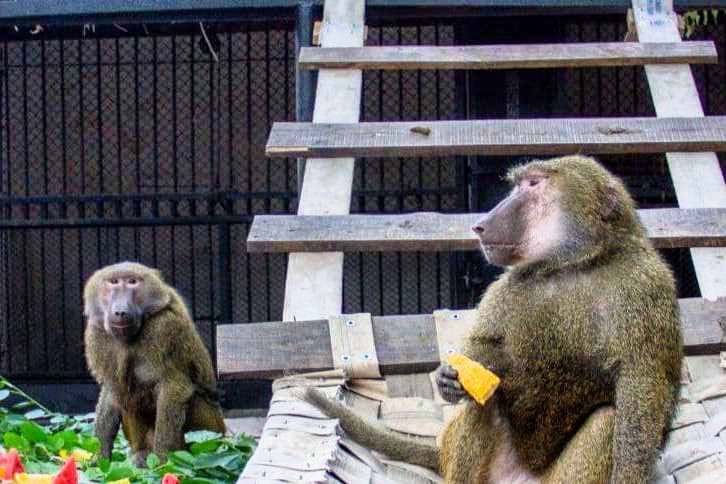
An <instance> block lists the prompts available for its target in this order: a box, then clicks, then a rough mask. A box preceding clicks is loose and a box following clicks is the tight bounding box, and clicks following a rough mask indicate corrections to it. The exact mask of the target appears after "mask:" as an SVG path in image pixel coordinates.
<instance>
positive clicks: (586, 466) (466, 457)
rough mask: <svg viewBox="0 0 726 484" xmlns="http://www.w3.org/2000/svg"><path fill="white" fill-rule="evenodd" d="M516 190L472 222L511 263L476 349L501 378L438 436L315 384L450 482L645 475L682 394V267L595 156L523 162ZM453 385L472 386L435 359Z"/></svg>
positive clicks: (331, 408) (485, 306) (357, 426)
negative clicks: (381, 418) (671, 262)
mask: <svg viewBox="0 0 726 484" xmlns="http://www.w3.org/2000/svg"><path fill="white" fill-rule="evenodd" d="M508 179H509V181H510V182H511V184H512V186H513V188H512V191H511V193H510V194H509V195H508V196H507V197H506V198H505V199H504V200H502V202H501V203H499V204H498V205H497V206H496V207H495V208H494V209H492V210H491V211H490V212H489V213H488V214H487V215H486V216H485V217H484V218H482V219H481V220H480V221H479V222H478V223H477V224H476V225H475V226H474V227H473V230H474V231H475V232H476V233H477V234H478V236H479V238H480V240H481V247H482V250H483V252H484V255H485V257H486V259H487V260H488V261H489V262H490V263H492V264H496V265H500V266H505V267H506V268H507V269H506V271H505V272H504V274H503V275H502V276H501V277H500V278H499V279H498V280H497V281H496V282H494V283H493V284H491V285H490V286H489V288H488V289H487V291H486V292H485V294H484V296H483V298H482V301H481V303H480V305H479V321H478V324H477V325H476V327H475V329H474V330H473V332H472V334H471V335H470V336H469V338H468V343H467V345H466V350H465V354H466V355H467V356H469V357H470V358H472V359H474V360H476V361H478V362H480V363H481V364H483V365H484V366H485V367H487V368H489V369H491V370H492V371H494V372H495V373H496V374H497V375H499V377H500V378H501V385H500V387H499V389H498V390H497V392H496V393H495V395H494V396H493V397H492V398H491V399H490V400H489V401H488V402H487V403H486V404H485V405H483V406H480V405H478V404H476V403H474V402H473V401H471V400H469V401H467V402H466V403H465V405H464V406H463V408H462V410H461V412H460V413H458V415H457V416H456V417H455V418H454V419H453V420H452V421H451V423H450V424H449V425H448V426H447V427H446V429H445V430H444V433H443V435H442V436H441V439H440V447H434V446H429V445H423V444H421V443H419V442H416V441H413V440H410V439H406V438H403V437H401V436H400V434H398V435H394V434H393V433H391V432H390V431H388V430H386V429H384V428H382V427H380V426H376V425H373V424H371V423H369V422H367V421H365V420H363V419H361V418H360V417H358V416H357V415H355V414H353V413H352V412H351V411H350V410H348V409H347V408H346V407H343V406H342V405H341V404H339V403H337V402H335V401H333V400H329V399H326V398H325V397H324V396H323V395H322V394H320V393H318V392H316V391H315V390H307V391H306V392H305V393H304V397H305V398H306V399H307V400H308V401H310V402H311V403H313V404H315V405H317V406H319V407H320V408H322V409H323V410H324V411H325V412H326V413H328V414H329V415H331V416H335V417H339V418H340V419H341V425H342V427H343V428H344V429H345V430H346V431H347V432H348V433H349V434H351V436H352V437H353V438H354V439H357V440H359V441H360V442H361V443H363V444H365V445H368V446H370V447H373V448H375V449H378V450H380V451H382V452H384V453H387V454H389V455H390V456H391V457H393V458H396V459H401V460H407V461H409V462H413V463H417V464H421V465H424V466H429V467H435V468H438V469H439V470H440V471H441V472H442V474H443V475H444V477H445V479H446V481H447V482H452V483H465V482H466V483H468V482H471V483H488V482H547V483H554V482H557V483H575V482H577V483H605V482H613V483H621V484H626V483H642V482H646V481H648V479H649V478H650V477H651V472H652V467H653V463H654V458H655V455H656V450H657V448H658V446H659V444H660V443H661V441H662V438H663V435H664V432H665V430H666V427H667V424H668V422H669V419H670V418H671V416H672V413H673V409H674V404H675V401H676V395H677V390H678V386H679V378H680V365H681V359H682V348H681V335H680V328H679V318H678V304H677V300H676V291H675V286H674V281H673V277H672V275H671V272H670V270H669V269H668V268H667V267H666V265H665V264H664V263H663V261H662V260H661V258H660V257H659V256H658V254H657V253H656V251H655V250H654V249H653V247H652V246H651V244H650V242H649V241H648V239H647V238H646V235H645V232H644V229H643V227H642V225H641V223H640V222H639V220H638V218H637V215H636V211H635V209H634V204H633V201H632V200H631V198H630V196H629V195H628V193H627V191H626V190H625V188H624V186H623V184H622V183H621V182H620V181H619V180H618V179H616V178H615V177H614V176H612V175H611V174H610V173H608V172H607V171H606V170H605V169H604V168H603V167H601V166H600V165H599V164H598V163H596V162H595V161H594V160H592V159H591V158H587V157H583V156H568V157H563V158H556V159H551V160H547V161H533V162H531V163H528V164H526V165H523V166H520V167H517V168H514V169H513V170H511V171H510V172H509V175H508ZM437 382H438V385H439V389H440V390H441V393H442V394H443V395H444V397H445V398H446V399H447V400H449V401H451V402H456V401H458V400H459V399H461V398H462V397H463V396H464V392H463V390H462V388H461V385H460V384H459V382H458V381H457V374H456V371H455V370H454V369H453V368H451V367H450V366H448V365H445V364H444V365H442V366H441V367H439V370H437Z"/></svg>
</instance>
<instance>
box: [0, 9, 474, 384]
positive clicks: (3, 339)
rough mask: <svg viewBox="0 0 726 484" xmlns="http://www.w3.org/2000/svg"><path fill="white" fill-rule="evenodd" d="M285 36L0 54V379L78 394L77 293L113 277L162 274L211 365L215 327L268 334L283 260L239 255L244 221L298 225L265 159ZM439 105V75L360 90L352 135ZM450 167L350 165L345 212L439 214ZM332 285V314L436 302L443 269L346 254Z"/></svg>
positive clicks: (380, 81) (129, 35)
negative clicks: (257, 217)
mask: <svg viewBox="0 0 726 484" xmlns="http://www.w3.org/2000/svg"><path fill="white" fill-rule="evenodd" d="M293 28H294V26H293V25H292V24H285V23H278V24H267V25H261V24H255V25H238V24H235V25H232V24H220V25H211V26H210V25H207V26H206V29H205V31H204V32H202V31H201V30H200V28H199V26H198V24H195V25H185V24H176V25H174V26H173V27H170V26H156V27H154V26H147V27H143V26H126V27H125V28H124V31H121V30H118V29H117V28H114V27H108V28H106V29H101V28H97V29H96V31H95V32H93V33H91V32H85V36H84V35H82V34H83V31H82V30H81V28H80V27H78V28H77V29H75V32H74V31H73V30H71V31H70V32H65V33H64V34H63V35H62V36H59V37H56V38H53V37H50V36H48V37H42V36H41V37H40V38H38V37H22V38H21V36H20V34H17V35H16V34H14V33H10V34H7V35H6V37H5V38H3V37H0V42H1V43H0V54H1V55H2V58H0V70H1V72H2V77H0V80H1V83H0V86H1V88H0V115H1V116H2V117H1V119H2V124H1V125H0V126H1V128H2V129H0V146H1V147H2V151H1V152H0V153H1V154H0V161H1V163H0V192H1V193H0V195H1V198H0V209H1V210H2V213H3V221H2V228H1V229H0V242H1V245H0V275H1V276H0V317H2V318H3V324H2V326H0V328H1V329H2V331H0V355H1V356H0V371H2V372H3V374H6V375H8V376H12V377H14V378H20V379H28V380H31V379H48V378H86V377H87V373H86V366H85V361H84V359H83V340H82V334H83V327H84V322H83V317H82V314H81V291H82V284H83V281H84V280H85V279H86V278H87V277H88V276H89V275H90V274H91V272H92V271H93V270H95V269H96V268H98V267H100V266H102V265H105V264H108V263H112V262H115V261H119V260H126V259H130V260H137V261H140V262H143V263H146V264H148V265H151V266H154V267H158V268H160V269H161V270H162V271H163V273H164V274H165V276H166V277H167V279H168V280H169V282H170V283H171V284H173V285H174V286H176V287H177V288H178V289H179V291H180V293H181V294H182V295H183V296H184V297H185V299H186V300H187V302H188V303H189V305H190V308H191V310H192V313H193V315H194V319H195V321H196V322H197V325H198V327H199V329H200V332H201V333H202V336H203V337H204V339H205V341H206V342H207V344H208V346H209V348H210V349H211V350H212V351H214V328H215V326H216V325H217V324H224V323H230V322H248V321H271V320H279V319H280V318H281V317H282V305H283V297H284V282H285V268H286V257H285V256H284V255H279V254H271V255H265V254H253V255H248V254H246V253H245V250H244V244H245V240H246V238H247V232H248V229H249V223H250V222H251V218H252V215H254V214H257V213H294V211H295V209H296V204H297V199H296V196H297V194H296V171H295V170H296V164H295V160H292V159H286V160H278V159H275V160H267V159H266V158H265V156H264V146H265V142H266V139H267V135H268V132H269V128H270V127H271V125H272V123H273V122H274V121H284V120H293V119H294V111H295V86H294V83H295V72H294V69H295V62H294V31H293ZM205 36H206V38H205ZM207 39H208V40H207ZM369 39H370V42H372V43H376V42H378V43H398V42H399V41H402V42H404V43H437V42H441V43H451V42H452V29H451V27H450V26H447V25H440V26H439V25H431V24H430V23H429V24H422V25H418V26H410V27H405V28H403V27H375V28H371V33H370V34H369ZM453 96H454V85H453V82H452V76H451V75H450V74H446V73H439V74H435V75H433V74H430V73H426V74H423V73H422V74H406V75H404V76H398V75H392V74H388V73H386V74H381V73H371V74H370V75H366V78H365V118H366V119H404V118H407V119H412V118H416V117H418V116H419V115H421V117H422V118H424V117H426V118H443V119H445V118H450V117H451V116H452V109H453ZM412 106H413V108H412ZM454 163H455V161H454V160H452V159H442V160H418V159H416V160H407V159H406V160H404V159H401V160H385V161H384V160H376V161H374V162H371V163H365V164H359V166H358V167H357V172H356V181H355V192H354V195H355V197H354V203H353V205H354V206H353V210H354V211H359V212H361V211H367V212H371V211H373V212H382V211H399V210H400V211H403V210H421V209H430V210H439V209H442V210H448V209H451V208H453V207H454V203H455V202H454V198H453V194H454V188H455V182H454V176H453V170H454ZM460 209H462V210H463V209H465V207H460ZM399 269H400V271H399ZM399 273H402V274H403V275H400V276H399V275H398V274H399ZM345 274H346V276H345V277H346V285H345V305H346V308H345V309H346V310H347V311H353V310H355V311H357V310H362V308H364V307H365V308H366V310H370V311H373V312H377V313H382V312H386V313H396V312H416V311H418V310H430V309H432V308H434V307H437V306H442V305H446V304H447V303H448V301H450V299H451V297H450V294H451V286H450V283H449V281H450V278H451V277H453V275H452V274H451V267H450V266H449V258H448V256H447V255H443V254H439V255H436V254H434V255H432V254H388V255H385V256H378V255H369V254H367V255H363V254H354V255H351V256H350V257H347V259H346V272H345Z"/></svg>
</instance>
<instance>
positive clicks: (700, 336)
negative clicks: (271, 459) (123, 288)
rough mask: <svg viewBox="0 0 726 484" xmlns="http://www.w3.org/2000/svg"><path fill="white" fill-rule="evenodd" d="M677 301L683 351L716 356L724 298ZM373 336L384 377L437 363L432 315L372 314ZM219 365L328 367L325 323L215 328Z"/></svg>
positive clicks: (251, 371)
mask: <svg viewBox="0 0 726 484" xmlns="http://www.w3.org/2000/svg"><path fill="white" fill-rule="evenodd" d="M679 303H680V307H681V327H682V331H683V343H684V347H685V351H686V354H689V355H694V354H717V353H718V352H719V350H720V347H721V338H722V334H723V332H722V330H721V327H720V326H719V323H718V320H719V318H721V317H723V316H724V315H726V299H719V300H717V301H707V300H705V299H699V298H692V299H681V300H680V301H679ZM291 324H294V329H293V326H291ZM373 336H374V339H375V342H376V353H377V355H378V362H379V364H380V367H381V372H382V373H383V374H384V375H391V374H402V373H416V372H422V371H430V370H433V369H434V368H436V366H438V364H439V351H438V344H437V339H436V328H435V326H434V318H433V316H432V315H431V314H422V315H413V316H374V317H373ZM217 366H218V368H219V373H220V376H221V377H222V378H276V377H279V376H282V375H283V374H285V373H287V374H289V373H290V372H306V371H318V370H324V369H329V368H332V367H333V356H332V352H331V348H330V332H329V329H328V321H327V320H321V321H296V322H295V323H290V322H273V323H247V324H229V325H221V326H218V327H217Z"/></svg>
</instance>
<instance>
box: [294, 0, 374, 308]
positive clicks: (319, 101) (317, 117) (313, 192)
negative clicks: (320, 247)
mask: <svg viewBox="0 0 726 484" xmlns="http://www.w3.org/2000/svg"><path fill="white" fill-rule="evenodd" d="M364 11H365V2H364V1H363V0H335V1H332V0H331V1H327V2H325V8H324V12H323V23H322V27H321V36H322V43H323V46H324V47H356V46H362V45H363V36H364V31H365V26H364ZM362 78H363V76H362V73H361V71H359V70H329V69H324V70H321V71H320V73H319V74H318V85H317V95H316V97H315V109H314V111H313V122H314V123H354V122H356V121H358V118H359V116H360V104H361V86H362ZM353 166H354V160H353V158H342V159H334V160H327V159H315V158H313V159H308V160H307V163H306V166H305V177H304V181H303V185H302V190H301V193H300V203H299V204H298V212H297V213H298V214H300V215H340V214H346V213H348V212H349V210H350V199H351V192H352V187H353ZM342 307H343V254H340V253H320V254H305V253H298V254H291V255H290V257H289V259H288V266H287V279H286V282H285V302H284V308H283V319H284V320H286V321H294V320H306V319H316V318H327V317H328V316H330V315H331V314H339V313H340V312H342Z"/></svg>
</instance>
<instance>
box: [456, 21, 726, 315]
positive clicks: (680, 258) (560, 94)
mask: <svg viewBox="0 0 726 484" xmlns="http://www.w3.org/2000/svg"><path fill="white" fill-rule="evenodd" d="M497 22H498V23H500V24H502V25H500V26H499V27H500V28H501V29H502V30H504V31H505V32H509V31H513V30H514V29H515V27H516V26H518V28H520V29H524V28H526V29H528V32H530V34H529V36H530V37H531V36H533V35H537V32H538V31H539V32H545V34H546V37H545V38H544V39H538V41H555V42H620V41H622V40H623V39H624V37H625V34H626V31H627V27H626V23H625V21H624V18H623V16H622V15H617V16H604V17H602V16H597V17H585V16H577V17H564V18H539V19H528V20H527V19H524V20H522V19H502V20H498V21H495V22H494V23H495V24H497ZM526 22H530V23H529V24H527V23H526ZM525 25H526V27H525ZM691 39H692V40H713V41H714V42H715V44H716V47H717V50H718V54H719V59H720V61H719V63H718V64H715V65H693V66H692V70H693V74H694V78H695V81H696V84H697V86H698V90H699V94H700V97H701V101H702V104H703V107H704V111H705V112H706V114H707V115H709V114H710V115H723V114H724V113H726V82H725V81H726V61H724V55H726V25H725V24H724V22H723V20H721V21H719V23H710V24H709V25H707V26H705V27H704V28H701V29H699V30H697V31H696V33H695V34H694V35H693V36H692V38H691ZM524 40H526V41H532V40H531V38H530V39H524ZM506 79H507V83H506V84H507V85H506V87H500V88H499V90H501V91H502V92H503V93H510V92H514V93H515V96H514V97H515V100H514V102H512V101H511V100H507V103H506V104H507V105H506V106H501V108H500V110H501V112H500V113H499V116H500V117H505V116H507V115H508V114H509V111H511V110H512V106H511V105H512V104H517V102H518V103H519V105H515V106H514V111H515V112H517V113H518V115H519V116H522V117H548V116H551V117H601V116H602V117H608V116H654V115H655V110H654V107H653V104H652V102H651V97H650V91H649V88H648V83H647V79H646V77H645V71H644V69H643V68H642V67H640V66H639V67H621V68H612V67H607V68H586V69H561V70H551V71H539V72H534V71H519V72H518V73H515V75H513V76H508V77H506ZM470 84H471V82H470ZM511 84H514V85H515V86H514V88H513V86H512V85H511ZM486 88H489V86H486V87H485V88H484V89H486ZM472 89H475V86H472ZM503 96H504V94H503ZM519 116H517V117H519ZM598 159H600V160H601V161H602V162H603V163H604V164H605V165H606V166H607V167H608V168H609V169H610V170H612V171H613V172H614V173H616V174H617V175H619V176H620V177H621V178H623V180H624V181H625V183H626V185H627V186H628V188H629V190H630V191H631V193H632V194H633V195H634V197H635V199H636V201H637V203H638V205H639V206H640V207H641V208H657V207H675V206H677V200H676V196H675V190H674V187H673V183H672V181H671V178H670V175H669V171H668V164H667V162H666V158H665V155H662V154H660V155H643V154H632V155H615V156H607V155H602V156H598ZM519 161H521V159H519V160H512V159H507V160H492V159H491V157H490V158H485V159H481V158H480V159H474V160H472V161H471V166H470V169H471V171H470V174H471V178H472V182H471V183H472V190H473V191H474V193H475V195H474V199H473V200H472V208H473V209H476V210H487V209H489V208H491V206H493V205H492V204H493V200H496V199H497V197H498V196H500V195H501V192H502V190H506V189H507V187H506V184H505V183H503V182H501V180H500V176H501V174H502V173H503V172H504V171H505V170H506V167H507V166H509V165H511V164H513V163H516V162H519ZM720 161H721V167H722V170H723V169H724V167H725V166H726V165H725V164H724V157H723V156H721V157H720ZM501 185H504V186H503V187H502V186H501ZM497 191H499V192H500V193H499V194H496V192H497ZM493 192H495V195H494V196H492V193H493ZM662 253H663V255H664V256H665V258H666V260H667V261H668V263H669V264H670V265H671V267H672V268H673V270H674V272H675V274H676V278H677V282H678V289H679V295H680V296H681V297H697V296H699V295H700V293H699V290H698V283H697V280H696V278H695V273H694V270H693V265H692V262H691V258H690V254H689V251H688V250H687V249H672V250H664V251H662ZM466 266H467V267H466V269H465V272H466V276H467V277H468V279H467V280H468V281H469V284H468V288H467V289H468V291H469V292H468V294H467V295H466V298H467V299H468V301H469V304H473V303H475V302H476V300H477V298H478V297H479V295H480V294H481V292H482V291H483V289H484V287H485V286H486V285H487V284H488V283H489V282H491V280H493V278H494V277H496V273H495V271H494V272H493V271H491V269H490V268H488V267H485V265H484V263H483V261H481V257H478V256H472V257H469V258H468V259H467V262H466Z"/></svg>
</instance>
